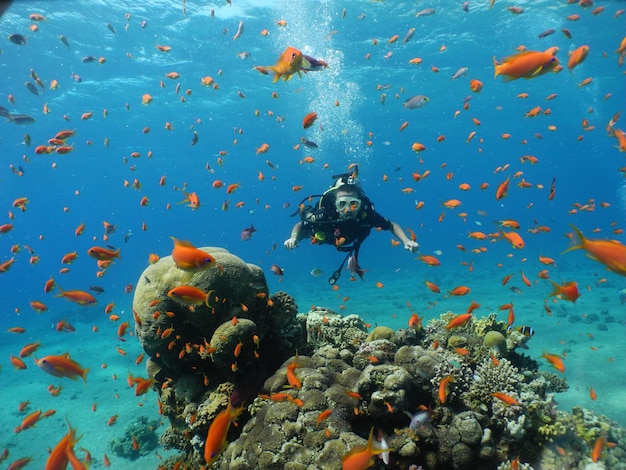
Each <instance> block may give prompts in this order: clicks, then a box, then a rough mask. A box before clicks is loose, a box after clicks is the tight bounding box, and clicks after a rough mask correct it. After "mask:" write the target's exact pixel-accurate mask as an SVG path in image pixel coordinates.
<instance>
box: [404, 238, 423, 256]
mask: <svg viewBox="0 0 626 470" xmlns="http://www.w3.org/2000/svg"><path fill="white" fill-rule="evenodd" d="M419 247H420V246H419V243H417V242H414V241H413V240H409V241H408V242H406V243H405V244H404V249H405V250H409V251H410V252H411V253H415V252H416V251H417V250H418V249H419Z"/></svg>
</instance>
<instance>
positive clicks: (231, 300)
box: [133, 248, 626, 470]
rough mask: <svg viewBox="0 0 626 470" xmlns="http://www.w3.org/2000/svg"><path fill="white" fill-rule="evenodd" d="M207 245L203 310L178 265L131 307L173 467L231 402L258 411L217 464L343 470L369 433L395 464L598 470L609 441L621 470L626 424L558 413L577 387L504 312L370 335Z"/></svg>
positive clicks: (147, 278) (193, 457) (157, 270)
mask: <svg viewBox="0 0 626 470" xmlns="http://www.w3.org/2000/svg"><path fill="white" fill-rule="evenodd" d="M204 250H206V251H208V252H210V253H211V254H212V255H213V256H214V257H215V258H216V260H217V262H218V264H219V267H216V268H211V269H208V270H206V271H202V272H200V273H197V274H195V275H194V276H193V277H192V278H191V280H190V282H189V284H190V285H193V286H197V287H199V288H200V289H202V290H203V292H207V293H208V294H207V296H208V297H207V302H206V304H202V305H198V306H195V307H193V308H190V307H188V306H185V305H181V304H180V303H178V302H176V301H174V300H172V299H170V298H169V297H167V292H168V291H169V289H171V288H172V287H173V286H175V285H177V282H179V281H180V279H181V274H180V273H179V272H178V270H177V268H176V267H175V266H174V265H173V263H172V261H171V259H170V260H168V258H167V257H166V258H162V259H161V261H159V263H157V264H156V265H154V266H152V267H150V268H148V269H147V270H146V272H144V274H143V275H142V281H141V282H140V288H139V289H138V291H137V292H136V294H135V302H134V304H133V306H134V308H135V312H136V321H137V325H136V329H137V334H138V336H139V338H140V340H141V342H142V345H143V346H144V349H145V350H146V351H147V352H148V353H149V354H150V356H151V357H150V360H149V361H148V363H147V370H148V374H149V376H150V377H152V378H154V379H155V380H156V381H157V383H158V384H159V385H160V386H159V388H158V390H159V394H160V403H161V405H162V410H163V414H164V416H166V417H167V418H168V419H169V422H170V427H169V428H168V429H167V430H166V431H165V432H164V433H163V434H162V436H161V443H162V445H163V446H165V447H167V448H176V449H179V450H180V451H181V454H180V456H179V457H177V458H170V459H168V460H166V461H165V462H164V463H163V466H164V468H172V467H174V466H175V465H180V464H182V465H188V466H189V467H192V468H199V467H200V466H201V465H203V464H204V463H205V462H204V458H203V449H204V440H205V439H206V436H207V430H208V428H209V426H210V425H211V423H212V422H213V420H214V419H215V417H216V416H217V415H218V413H220V412H221V411H222V410H224V409H225V408H226V406H227V404H228V403H229V400H230V402H231V404H235V403H236V404H237V405H239V404H241V403H242V402H243V403H245V405H246V406H245V408H246V412H245V413H244V414H242V415H241V416H240V417H239V421H238V425H237V426H236V427H235V426H232V427H231V429H230V431H229V433H228V435H227V436H226V437H227V441H228V442H229V445H228V446H227V447H226V449H225V450H224V452H223V453H222V454H221V455H220V456H219V457H218V458H217V459H216V461H215V462H213V463H212V464H211V466H210V467H211V468H220V469H223V470H226V469H229V470H237V469H249V468H258V469H274V468H275V469H290V470H291V469H293V470H300V469H302V470H305V469H313V468H320V464H319V462H324V465H323V468H325V469H331V470H332V469H340V468H342V457H343V456H344V455H346V454H347V453H348V452H350V451H351V450H353V449H355V448H357V447H359V446H364V445H365V443H366V439H367V436H368V434H369V433H370V430H371V429H372V428H374V429H375V435H376V436H377V439H376V440H381V439H384V440H385V442H386V445H387V446H388V448H390V449H393V451H391V452H390V454H389V455H387V454H386V453H385V454H381V457H384V458H385V459H388V460H389V466H390V467H391V468H420V467H421V468H424V469H426V470H430V469H435V470H439V469H443V468H446V469H453V470H456V469H459V470H461V469H469V468H481V469H482V468H485V469H501V470H506V469H513V468H526V469H532V468H533V467H534V468H542V469H557V468H565V467H569V468H583V467H584V466H586V465H596V463H593V462H591V454H592V449H593V448H594V446H596V445H597V442H604V443H609V442H610V443H611V445H605V446H604V448H603V449H602V459H601V460H602V464H603V465H604V467H603V468H609V469H624V468H625V466H624V464H623V463H622V462H624V457H625V452H624V449H625V448H626V432H625V431H624V429H622V428H620V427H618V426H616V425H615V423H612V422H610V421H609V420H608V419H606V418H604V417H600V416H597V415H595V414H594V413H592V412H590V411H589V410H585V409H583V408H576V409H574V410H573V413H567V412H565V411H563V410H558V407H557V403H556V401H555V394H557V393H559V392H561V391H563V390H566V389H567V383H566V381H565V380H564V379H563V378H562V377H560V376H557V375H556V374H554V373H549V372H543V371H539V370H538V364H537V362H536V361H534V360H533V359H532V358H530V357H529V356H527V355H524V354H523V351H524V350H526V349H528V346H527V343H528V342H529V341H530V340H531V336H530V335H526V334H523V333H522V332H521V331H518V330H516V329H511V328H509V329H508V330H507V325H506V324H505V323H503V322H501V321H498V320H497V315H496V314H495V313H492V314H490V315H488V316H487V317H484V318H477V317H473V316H470V317H469V318H468V319H467V321H465V322H464V323H463V324H461V325H459V326H456V327H451V326H450V321H451V320H452V319H453V318H455V314H454V313H453V312H446V313H443V314H442V315H441V316H440V317H439V318H435V319H433V320H430V321H429V322H428V324H426V325H424V327H422V326H421V325H419V326H417V327H415V328H411V329H401V330H398V331H394V330H392V329H390V328H387V327H382V326H379V327H376V328H375V329H373V330H372V331H371V332H370V333H369V334H368V331H367V327H366V325H365V323H364V322H363V320H362V319H361V318H359V316H357V315H347V316H342V315H340V314H338V313H336V312H333V311H331V310H329V309H326V308H323V307H314V308H313V309H312V310H310V311H309V312H307V313H306V314H303V313H297V307H296V305H295V302H294V299H293V298H291V297H290V296H289V295H288V294H286V293H284V292H281V293H277V294H274V295H272V296H270V295H269V293H268V291H267V287H266V285H265V280H264V277H263V273H262V272H261V271H260V270H259V268H257V267H256V266H253V265H248V264H246V263H244V262H243V261H242V260H240V259H239V258H237V257H235V256H233V255H231V254H230V253H227V252H225V251H224V250H221V249H214V248H205V249H204ZM161 263H162V265H161V266H159V264H161ZM157 312H158V314H157ZM168 328H172V329H173V330H171V332H170V333H168V334H166V333H164V332H165V331H167V329H168ZM598 439H602V441H598ZM374 445H375V446H381V445H382V444H380V443H375V444H374ZM379 466H380V467H381V468H382V467H383V465H382V464H379ZM585 468H587V467H585ZM589 468H591V467H589Z"/></svg>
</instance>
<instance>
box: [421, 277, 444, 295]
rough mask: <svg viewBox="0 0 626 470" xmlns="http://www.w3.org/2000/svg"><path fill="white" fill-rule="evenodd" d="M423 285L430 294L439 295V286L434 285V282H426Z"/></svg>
mask: <svg viewBox="0 0 626 470" xmlns="http://www.w3.org/2000/svg"><path fill="white" fill-rule="evenodd" d="M424 284H426V287H428V289H429V290H430V291H431V292H434V293H435V294H439V292H441V289H439V286H438V285H437V284H435V283H434V282H431V281H428V280H427V281H424Z"/></svg>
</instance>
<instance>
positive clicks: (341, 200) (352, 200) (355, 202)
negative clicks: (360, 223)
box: [335, 196, 361, 216]
mask: <svg viewBox="0 0 626 470" xmlns="http://www.w3.org/2000/svg"><path fill="white" fill-rule="evenodd" d="M335 208H336V209H337V212H339V214H341V215H343V216H348V214H350V215H356V213H357V212H358V211H359V209H360V208H361V200H360V199H359V198H357V197H354V196H339V197H338V198H337V199H336V200H335Z"/></svg>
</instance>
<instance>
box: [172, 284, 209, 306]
mask: <svg viewBox="0 0 626 470" xmlns="http://www.w3.org/2000/svg"><path fill="white" fill-rule="evenodd" d="M211 292H213V291H209V292H206V293H205V292H204V291H203V290H202V289H198V288H197V287H194V286H186V285H182V286H176V287H174V288H173V289H171V290H170V291H169V292H168V293H167V296H168V297H169V298H170V299H173V300H176V301H178V302H180V303H181V304H184V305H201V304H205V305H206V306H207V307H209V308H211V305H209V296H210V295H211Z"/></svg>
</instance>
